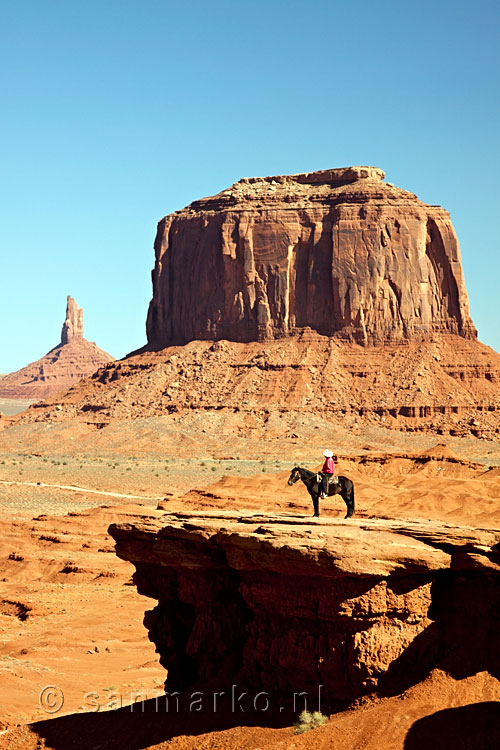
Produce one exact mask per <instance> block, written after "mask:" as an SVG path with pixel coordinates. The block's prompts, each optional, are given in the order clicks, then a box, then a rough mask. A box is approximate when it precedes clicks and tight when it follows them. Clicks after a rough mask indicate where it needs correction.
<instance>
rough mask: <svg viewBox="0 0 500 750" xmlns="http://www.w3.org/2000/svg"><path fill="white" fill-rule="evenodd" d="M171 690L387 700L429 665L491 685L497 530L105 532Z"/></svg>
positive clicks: (273, 521) (224, 516)
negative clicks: (197, 687) (130, 581)
mask: <svg viewBox="0 0 500 750" xmlns="http://www.w3.org/2000/svg"><path fill="white" fill-rule="evenodd" d="M109 532H110V534H111V535H112V536H113V537H114V539H115V540H116V543H117V546H116V551H117V554H118V556H119V557H121V558H123V559H125V560H129V561H130V562H132V563H133V564H134V565H135V567H136V573H135V574H134V580H135V583H136V585H137V587H138V590H139V592H140V593H141V594H145V595H146V596H150V597H152V598H154V599H156V600H157V601H158V605H157V606H156V607H155V608H154V609H153V610H152V611H149V612H147V613H146V616H145V621H144V622H145V625H146V627H147V628H148V630H149V636H150V638H151V640H152V641H154V643H155V644H156V648H157V651H158V652H159V653H160V657H161V658H160V661H161V663H162V664H163V666H164V667H165V668H166V669H168V677H167V682H166V687H167V689H168V690H173V689H177V688H181V687H185V686H187V685H191V684H193V683H195V682H196V681H198V680H202V681H212V682H213V683H215V684H218V685H219V686H220V687H221V689H224V688H227V687H228V686H229V687H230V686H231V684H232V683H237V684H239V685H245V686H249V687H254V688H255V689H258V690H267V691H278V692H285V693H286V692H287V693H288V694H291V693H292V692H295V691H297V690H301V691H306V692H307V693H308V694H309V695H314V694H316V693H317V690H318V685H322V686H323V691H324V692H323V698H324V701H325V704H326V705H328V706H330V707H333V706H335V707H338V706H340V705H342V704H345V703H349V702H351V701H353V700H355V699H357V698H360V697H362V696H364V695H367V694H373V693H378V694H397V693H400V692H401V691H403V690H405V689H406V688H407V687H409V686H410V685H412V684H415V683H416V682H418V681H419V680H421V679H423V678H424V677H425V676H426V674H427V673H428V672H429V671H430V670H431V669H433V668H434V667H436V666H438V665H439V666H440V668H441V669H444V670H445V671H447V672H448V673H449V674H451V675H452V676H453V677H455V678H460V677H465V676H466V675H470V674H474V673H476V672H478V671H483V670H485V671H489V672H490V674H492V675H493V676H495V677H497V678H499V677H500V658H499V654H500V636H499V632H498V628H497V623H498V617H499V614H500V532H499V531H498V530H497V531H494V532H493V531H484V530H477V529H473V528H470V527H457V526H453V525H450V524H439V522H436V521H424V520H421V521H405V520H395V519H388V520H374V519H361V520H359V519H358V520H356V519H354V520H349V521H339V520H330V519H324V520H323V519H321V520H319V521H317V522H313V521H312V520H307V519H304V518H297V517H293V516H290V515H286V514H274V515H259V514H253V515H252V514H250V515H242V514H238V512H237V511H236V512H230V511H227V512H224V511H216V510H214V511H211V512H205V513H203V512H197V513H194V512H193V513H189V512H187V513H173V514H171V515H169V516H166V517H165V518H164V519H157V518H149V519H148V518H140V517H138V518H137V520H136V521H133V520H132V522H131V523H123V524H117V525H112V526H111V527H110V529H109Z"/></svg>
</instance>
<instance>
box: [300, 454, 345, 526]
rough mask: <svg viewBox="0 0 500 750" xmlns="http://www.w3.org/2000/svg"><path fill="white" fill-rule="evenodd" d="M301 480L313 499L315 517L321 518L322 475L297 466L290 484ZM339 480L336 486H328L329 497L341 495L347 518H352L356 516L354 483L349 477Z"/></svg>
mask: <svg viewBox="0 0 500 750" xmlns="http://www.w3.org/2000/svg"><path fill="white" fill-rule="evenodd" d="M299 479H302V481H303V482H304V484H305V486H306V487H307V491H308V492H309V494H310V495H311V497H312V501H313V506H314V515H315V516H316V517H317V516H319V497H320V495H321V491H322V482H321V475H320V474H317V473H316V472H315V471H309V469H303V468H302V467H301V466H296V467H295V468H294V469H292V473H291V474H290V477H289V479H288V484H295V482H297V481H298V480H299ZM337 479H338V482H337V483H336V484H329V485H328V497H331V496H332V495H340V496H341V497H342V500H343V501H344V502H345V504H346V505H347V515H346V518H350V517H351V516H352V515H353V514H354V482H352V481H351V480H350V479H348V478H347V477H337Z"/></svg>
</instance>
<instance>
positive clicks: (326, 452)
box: [323, 448, 333, 458]
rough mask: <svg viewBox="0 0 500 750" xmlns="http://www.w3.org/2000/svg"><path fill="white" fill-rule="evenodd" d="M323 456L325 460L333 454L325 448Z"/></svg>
mask: <svg viewBox="0 0 500 750" xmlns="http://www.w3.org/2000/svg"><path fill="white" fill-rule="evenodd" d="M323 455H324V456H325V458H331V457H332V456H333V453H332V452H331V451H329V450H328V448H327V449H326V451H323Z"/></svg>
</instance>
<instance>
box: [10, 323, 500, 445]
mask: <svg viewBox="0 0 500 750" xmlns="http://www.w3.org/2000/svg"><path fill="white" fill-rule="evenodd" d="M499 383H500V355H499V354H497V353H496V352H494V351H493V350H492V349H490V348H489V347H487V346H485V345H484V344H481V343H480V342H478V341H472V340H468V339H464V338H462V337H459V336H457V335H452V334H448V335H444V334H442V335H438V334H435V335H434V337H433V340H432V341H427V342H411V343H410V344H407V345H405V346H403V345H400V346H385V347H360V346H358V345H356V344H347V343H344V342H339V341H336V340H335V339H331V338H328V337H325V336H319V335H318V334H313V333H312V332H310V331H309V332H308V333H303V334H300V335H297V336H290V337H287V338H286V339H280V340H276V341H271V342H265V343H261V342H251V343H248V344H241V343H235V342H228V341H224V342H222V341H220V342H213V343H210V342H191V343H190V344H187V345H185V346H183V347H170V348H168V349H165V350H163V351H161V352H158V353H144V354H142V355H137V356H134V357H128V358H127V359H125V360H121V361H119V362H113V363H111V364H109V365H107V366H106V367H104V368H102V369H101V370H99V371H98V372H96V373H95V374H94V375H93V376H92V378H91V379H90V380H86V381H85V382H83V383H80V384H77V385H76V386H75V387H74V388H73V389H72V391H71V392H70V393H68V394H67V395H66V396H65V397H64V398H61V397H55V398H54V399H53V400H52V402H47V401H45V402H42V403H40V404H39V406H37V407H36V408H35V407H32V408H31V409H30V410H29V412H27V413H26V414H25V415H24V416H23V420H24V421H39V420H41V421H43V420H46V419H50V420H51V421H61V420H67V419H72V418H77V419H82V420H84V421H85V422H89V423H92V424H94V423H95V424H102V425H106V424H109V423H110V422H111V421H113V420H128V419H140V418H149V417H158V416H162V415H165V416H167V415H168V416H169V418H171V420H172V425H173V424H174V423H175V424H177V422H175V420H180V419H182V416H183V415H186V414H187V415H191V416H190V417H189V419H192V418H194V416H193V415H194V414H198V415H199V419H200V424H201V425H202V427H203V429H208V431H209V432H210V428H209V426H208V424H209V422H208V421H207V420H210V419H211V416H210V413H212V412H213V413H214V414H218V415H219V418H221V419H222V418H223V416H224V415H225V418H226V421H225V424H224V427H222V426H220V427H219V428H218V429H219V431H223V432H227V431H230V432H232V433H233V440H234V441H236V442H239V443H240V447H239V448H238V451H241V450H246V449H245V447H244V445H245V444H246V441H247V439H248V436H249V432H248V430H249V428H251V429H252V430H258V431H259V433H260V434H261V436H262V439H265V440H272V439H279V440H284V439H285V438H286V436H287V435H295V437H296V438H297V437H298V439H299V440H300V442H302V443H304V442H305V443H311V442H312V443H316V441H317V439H318V433H316V435H315V434H314V432H313V429H314V427H313V425H312V424H311V431H308V430H306V429H305V427H304V425H305V423H306V422H309V421H310V420H313V421H314V424H315V425H318V429H319V428H320V427H321V425H320V422H321V423H322V424H323V427H321V429H322V430H323V429H324V430H325V431H326V432H328V431H329V430H330V429H331V427H330V426H329V425H331V426H332V427H333V429H336V427H337V426H338V425H339V424H343V425H345V426H346V427H347V428H349V429H352V428H356V427H357V426H358V425H360V424H363V423H369V424H376V425H379V426H385V427H391V428H394V429H404V430H419V431H420V430H422V431H433V432H437V433H439V434H452V435H456V436H465V435H474V436H476V437H487V438H495V436H497V435H498V434H500V420H499V414H500V392H499V388H498V384H499ZM61 405H62V406H63V409H61V408H60V407H61ZM204 422H206V423H204ZM195 444H196V446H198V447H200V448H201V449H202V450H205V448H204V447H203V444H202V443H201V444H200V443H199V436H198V435H196V436H195ZM234 450H236V449H234Z"/></svg>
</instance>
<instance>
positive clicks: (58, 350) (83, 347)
mask: <svg viewBox="0 0 500 750" xmlns="http://www.w3.org/2000/svg"><path fill="white" fill-rule="evenodd" d="M112 361H113V357H112V356H111V355H110V354H107V353H106V352H105V351H103V350H102V349H99V347H98V346H96V344H94V343H93V342H91V341H87V339H85V338H84V337H83V309H82V308H79V307H78V305H77V304H76V302H75V300H74V299H73V298H72V297H68V301H67V306H66V318H65V320H64V323H63V327H62V331H61V343H60V344H58V345H57V346H56V347H54V349H51V350H50V352H48V353H47V354H46V355H45V356H44V357H42V358H41V359H39V360H37V361H36V362H32V363H31V364H29V365H27V366H26V367H23V368H22V369H21V370H17V371H16V372H12V373H10V375H6V376H5V377H4V378H2V379H1V381H0V398H6V399H35V400H38V399H42V398H47V397H49V396H53V395H54V394H56V393H58V392H59V391H62V390H66V389H67V388H69V387H70V386H72V385H73V384H74V383H75V382H76V381H78V380H80V379H81V378H86V377H88V376H89V375H92V373H94V372H95V371H96V370H98V369H99V367H102V366H103V365H105V364H108V363H109V362H112Z"/></svg>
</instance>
